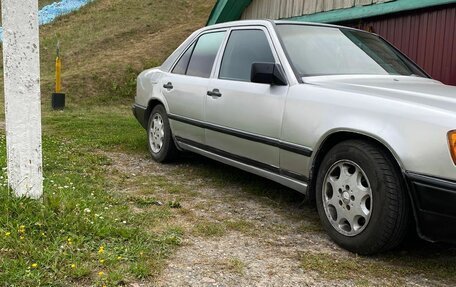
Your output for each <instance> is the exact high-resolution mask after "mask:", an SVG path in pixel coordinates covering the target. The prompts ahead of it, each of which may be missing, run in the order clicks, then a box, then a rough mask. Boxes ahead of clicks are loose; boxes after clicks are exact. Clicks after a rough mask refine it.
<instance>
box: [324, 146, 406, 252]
mask: <svg viewBox="0 0 456 287" xmlns="http://www.w3.org/2000/svg"><path fill="white" fill-rule="evenodd" d="M316 202H317V209H318V213H319V216H320V219H321V222H322V224H323V226H324V228H325V230H326V231H327V232H328V234H329V236H330V237H331V238H332V239H333V241H334V242H336V243H337V244H338V245H339V246H341V247H342V248H345V249H347V250H349V251H352V252H355V253H358V254H361V255H373V254H376V253H380V252H384V251H387V250H390V249H392V248H394V247H397V246H398V245H399V244H400V243H401V242H402V241H403V240H404V238H405V236H406V234H407V230H408V225H409V221H410V202H409V198H408V195H407V192H406V188H405V186H404V183H403V179H402V177H401V173H400V170H399V169H398V168H397V166H396V164H395V162H394V159H392V158H391V156H390V155H389V154H388V153H387V152H386V151H385V150H384V149H383V148H381V147H379V146H377V145H376V144H374V143H370V142H367V141H361V140H350V141H345V142H342V143H339V144H337V145H336V146H334V147H333V148H332V149H331V150H330V151H329V152H328V153H327V154H326V155H325V157H324V159H323V160H322V162H321V165H320V168H319V171H318V175H317V184H316Z"/></svg>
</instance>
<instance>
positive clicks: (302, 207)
mask: <svg viewBox="0 0 456 287" xmlns="http://www.w3.org/2000/svg"><path fill="white" fill-rule="evenodd" d="M172 165H179V166H184V167H188V168H191V169H193V170H195V171H196V173H197V174H198V175H200V176H203V177H205V178H208V179H210V180H211V181H213V182H218V183H221V184H223V185H226V186H228V185H232V186H235V187H239V186H241V187H243V188H242V189H241V192H244V193H248V195H249V196H254V197H255V196H256V197H258V198H260V197H262V198H263V197H267V198H268V199H269V200H270V201H272V202H273V203H275V204H277V207H278V208H280V209H281V210H282V212H284V213H287V212H291V211H292V212H293V213H294V212H295V211H296V210H298V212H299V214H302V216H305V218H306V220H311V221H313V222H318V223H319V217H318V213H317V210H316V208H315V206H314V204H313V203H310V202H308V201H306V198H305V196H304V195H303V194H301V193H299V192H297V191H295V190H292V189H290V188H287V187H285V186H282V185H280V184H278V183H275V182H273V181H271V180H268V179H266V178H262V177H260V176H257V175H254V174H251V173H248V172H245V171H243V170H240V169H238V168H234V167H231V166H229V165H226V164H223V163H220V162H217V161H215V160H212V159H209V158H206V157H203V156H200V155H197V154H192V153H183V154H182V155H180V157H179V159H178V160H177V161H175V162H174V163H173V164H172ZM449 228H456V227H453V226H449ZM375 258H376V259H378V260H382V259H384V260H386V261H388V262H391V261H392V259H393V261H394V262H397V261H399V262H397V263H400V261H402V260H404V263H408V262H409V261H410V260H412V261H413V260H426V259H429V260H437V261H438V259H439V258H440V259H442V261H445V262H448V260H449V259H450V261H451V262H452V264H455V266H454V268H455V271H456V244H446V243H430V242H427V241H424V240H422V239H420V238H419V237H418V235H417V234H416V230H415V228H413V227H412V228H411V229H410V231H409V234H408V236H407V238H406V240H405V241H404V243H403V244H402V245H401V246H400V247H398V248H396V249H395V250H392V251H389V252H387V253H385V254H382V255H378V256H375Z"/></svg>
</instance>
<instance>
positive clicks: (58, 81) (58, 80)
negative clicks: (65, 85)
mask: <svg viewBox="0 0 456 287" xmlns="http://www.w3.org/2000/svg"><path fill="white" fill-rule="evenodd" d="M61 91H62V60H61V59H60V56H57V58H56V59H55V92H56V93H60V92H61Z"/></svg>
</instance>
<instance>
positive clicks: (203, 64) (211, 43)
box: [187, 32, 226, 78]
mask: <svg viewBox="0 0 456 287" xmlns="http://www.w3.org/2000/svg"><path fill="white" fill-rule="evenodd" d="M225 33H226V32H213V33H208V34H204V35H202V36H201V37H200V38H199V39H198V42H197V43H196V46H195V49H194V50H193V54H192V57H191V59H190V63H189V64H188V68H187V75H189V76H195V77H202V78H209V77H210V75H211V71H212V67H213V66H214V61H215V57H216V56H217V53H218V50H219V49H220V45H221V44H222V42H223V39H224V38H225Z"/></svg>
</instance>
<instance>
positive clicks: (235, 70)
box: [219, 30, 275, 82]
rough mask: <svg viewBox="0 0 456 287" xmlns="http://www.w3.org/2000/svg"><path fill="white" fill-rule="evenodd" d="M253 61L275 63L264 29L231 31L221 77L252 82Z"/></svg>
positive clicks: (221, 68)
mask: <svg viewBox="0 0 456 287" xmlns="http://www.w3.org/2000/svg"><path fill="white" fill-rule="evenodd" d="M253 63H275V59H274V56H273V54H272V50H271V47H270V45H269V42H268V39H267V38H266V35H265V33H264V32H263V31H262V30H235V31H233V32H231V35H230V38H229V40H228V43H227V45H226V48H225V53H224V55H223V59H222V65H221V67H220V74H219V78H220V79H226V80H236V81H245V82H250V74H251V71H252V64H253Z"/></svg>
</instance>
